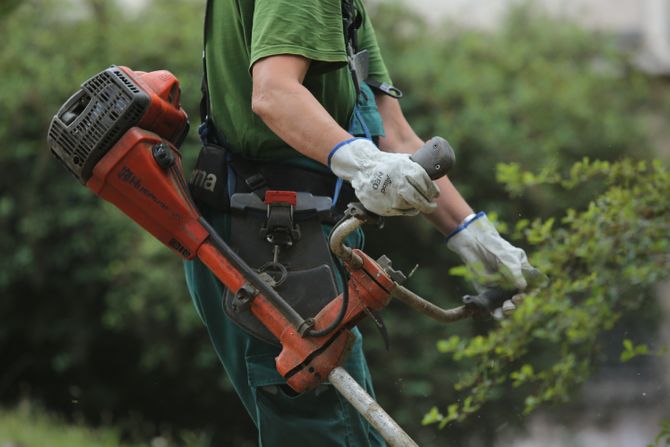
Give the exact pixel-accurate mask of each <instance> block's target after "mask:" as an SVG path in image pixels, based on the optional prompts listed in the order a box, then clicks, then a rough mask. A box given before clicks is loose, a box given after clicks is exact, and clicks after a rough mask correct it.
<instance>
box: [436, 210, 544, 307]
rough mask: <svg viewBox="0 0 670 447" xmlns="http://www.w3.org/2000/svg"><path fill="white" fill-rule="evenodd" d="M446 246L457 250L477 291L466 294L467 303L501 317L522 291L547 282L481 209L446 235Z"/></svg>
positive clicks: (514, 303) (517, 299) (518, 301)
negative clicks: (474, 293)
mask: <svg viewBox="0 0 670 447" xmlns="http://www.w3.org/2000/svg"><path fill="white" fill-rule="evenodd" d="M447 247H449V249H450V250H452V251H453V252H455V253H456V254H458V256H459V257H460V258H461V260H462V261H463V263H464V264H465V265H466V267H467V268H468V270H469V271H470V273H471V274H472V275H473V277H474V280H473V283H474V286H475V289H476V290H477V293H478V294H479V295H477V296H469V295H468V296H465V297H464V301H465V303H466V304H470V305H474V306H476V307H477V308H479V309H482V310H486V311H488V312H490V313H491V314H492V315H493V316H494V317H495V318H497V319H501V318H503V317H504V316H506V315H509V314H511V313H512V312H513V311H514V310H515V309H516V306H517V305H518V304H519V303H520V302H521V300H522V299H523V294H522V292H526V291H530V290H532V289H535V288H537V287H541V286H542V285H544V284H546V282H547V281H548V278H547V276H546V275H545V274H543V273H542V272H540V271H539V270H537V269H536V268H535V267H533V266H532V265H530V263H529V262H528V257H527V256H526V252H524V251H523V250H522V249H520V248H518V247H515V246H513V245H512V244H510V243H509V242H507V241H506V240H505V239H503V238H502V236H500V234H499V233H498V231H497V230H496V229H495V227H494V226H493V225H492V224H491V223H490V222H489V220H488V219H487V217H486V214H484V213H481V212H480V213H478V214H476V215H474V216H471V217H470V216H469V218H466V220H465V221H464V223H463V224H461V225H460V226H459V227H458V228H457V229H456V230H454V232H452V234H451V235H449V236H448V237H447Z"/></svg>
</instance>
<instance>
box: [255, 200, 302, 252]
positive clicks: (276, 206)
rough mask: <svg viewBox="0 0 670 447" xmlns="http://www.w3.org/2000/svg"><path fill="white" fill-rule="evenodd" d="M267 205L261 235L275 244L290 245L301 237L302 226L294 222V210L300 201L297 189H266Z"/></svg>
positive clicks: (265, 201)
mask: <svg viewBox="0 0 670 447" xmlns="http://www.w3.org/2000/svg"><path fill="white" fill-rule="evenodd" d="M264 203H265V205H266V207H267V215H266V219H265V224H264V225H263V226H262V227H261V236H263V237H264V238H265V239H266V240H267V241H268V242H270V243H271V244H273V245H279V246H283V247H290V246H292V245H293V243H294V242H295V241H297V240H299V239H300V226H299V225H297V224H295V223H294V222H293V211H294V210H295V207H296V205H297V203H298V194H297V193H296V192H295V191H266V192H265V200H264Z"/></svg>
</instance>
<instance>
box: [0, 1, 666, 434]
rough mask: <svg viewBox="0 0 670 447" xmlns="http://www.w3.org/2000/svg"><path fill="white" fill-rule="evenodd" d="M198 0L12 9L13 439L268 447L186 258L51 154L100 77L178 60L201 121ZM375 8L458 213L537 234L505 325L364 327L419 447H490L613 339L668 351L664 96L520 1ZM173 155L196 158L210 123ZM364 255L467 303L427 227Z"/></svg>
mask: <svg viewBox="0 0 670 447" xmlns="http://www.w3.org/2000/svg"><path fill="white" fill-rule="evenodd" d="M203 6H204V4H203V2H202V1H199V0H162V1H156V0H154V1H149V2H148V6H147V8H146V9H143V10H140V12H139V13H138V12H136V11H134V10H133V11H126V10H125V9H124V8H123V7H121V6H119V5H118V4H117V3H115V2H110V1H104V0H82V1H74V0H25V1H22V2H19V1H9V2H3V3H2V6H1V7H0V14H1V16H0V32H1V34H2V35H3V36H8V38H6V39H4V42H3V45H2V46H1V47H0V68H1V72H2V77H0V87H1V88H0V104H2V108H1V109H0V143H1V145H2V149H1V150H0V168H1V170H2V175H0V224H1V227H0V228H2V232H0V253H2V257H0V296H1V297H2V299H1V300H0V405H1V406H2V407H4V408H6V410H3V411H0V444H2V443H3V442H16V443H20V445H25V446H41V445H68V446H77V445H119V444H121V443H123V444H124V445H146V444H147V443H152V442H153V445H196V446H200V445H202V446H209V445H217V446H218V445H235V446H246V445H248V446H252V445H255V443H256V441H255V434H254V433H255V430H254V428H253V426H251V423H250V421H249V418H248V416H247V415H246V412H245V411H244V409H243V407H242V406H241V404H240V403H239V401H238V399H237V397H236V396H235V394H234V392H233V390H232V389H231V387H230V385H229V383H228V382H227V379H226V378H225V375H224V373H223V370H222V368H221V367H220V365H219V363H218V360H217V358H216V356H215V354H214V352H213V350H212V349H211V348H210V344H209V340H208V338H207V334H206V332H205V330H204V328H203V327H202V324H201V323H200V321H199V320H198V318H197V316H196V314H195V312H194V310H193V308H192V306H191V302H190V299H189V297H188V294H187V291H186V287H185V284H184V281H183V274H182V271H181V264H180V262H179V261H178V259H177V258H176V257H175V256H174V255H172V253H171V252H170V251H168V250H166V249H164V248H163V247H162V246H161V245H160V244H159V243H157V242H155V241H154V240H153V239H151V238H150V237H148V236H147V235H145V234H144V233H143V232H142V231H140V230H139V228H137V227H136V226H135V225H134V224H133V223H131V222H130V221H129V220H127V218H126V217H124V216H122V215H121V214H120V213H118V212H117V211H116V210H115V209H114V208H113V207H111V206H107V205H106V204H104V203H103V202H102V201H100V200H98V199H96V198H95V197H93V196H92V194H90V192H89V191H88V190H86V189H84V188H82V187H81V186H80V185H78V184H77V182H76V181H75V180H74V179H73V178H72V177H71V176H70V175H69V174H67V173H66V171H65V170H64V169H63V167H62V166H60V165H59V164H58V163H57V162H56V161H55V160H54V159H53V158H52V156H51V155H50V153H49V151H48V149H47V147H46V142H45V140H46V130H47V128H48V124H49V121H50V119H51V116H52V115H53V114H54V113H55V112H56V110H57V109H58V107H59V106H60V105H61V104H62V103H63V102H64V101H65V100H66V99H67V97H68V96H69V95H70V94H71V93H72V92H74V90H75V89H76V88H77V87H78V85H79V84H80V83H81V82H83V81H84V80H85V79H87V78H88V77H90V76H91V75H93V74H95V73H97V72H99V71H100V70H102V69H103V68H104V67H106V66H108V65H110V64H119V65H127V66H129V67H132V68H133V69H135V70H145V71H150V70H156V69H163V68H165V69H169V70H170V71H172V72H173V73H174V74H175V75H176V76H177V77H178V78H179V79H180V81H181V84H182V89H183V95H182V98H183V99H182V100H183V106H184V108H185V109H186V110H187V111H188V112H189V114H190V116H191V118H192V121H195V120H196V119H197V118H196V117H197V105H198V101H199V99H200V93H199V86H200V69H201V62H200V53H201V50H200V47H201V43H202V26H201V20H202V15H203V9H204V8H203ZM371 13H372V14H373V16H374V20H375V24H376V28H377V34H378V38H379V40H380V44H381V46H382V49H383V54H384V57H385V59H386V63H387V65H388V66H389V68H390V70H391V73H392V75H393V78H394V81H395V83H396V85H398V86H399V87H401V88H403V90H405V93H406V97H405V99H403V100H402V104H403V108H404V110H405V112H406V115H407V116H408V119H409V121H410V122H411V123H412V124H413V125H414V126H415V128H416V130H417V131H418V133H419V134H420V135H422V136H424V137H426V138H428V137H430V136H432V135H438V134H439V135H443V136H445V137H447V138H448V139H449V140H450V142H451V144H452V145H453V146H454V147H455V148H456V151H457V159H458V162H457V167H456V169H455V171H454V174H453V176H452V178H453V180H454V182H455V183H456V184H457V186H458V187H459V188H460V189H461V191H462V192H463V194H464V195H465V197H466V198H467V199H468V201H469V202H470V203H472V204H473V205H474V206H475V207H476V208H478V209H483V210H487V211H489V212H490V213H491V214H492V215H493V216H494V217H495V218H496V220H497V221H498V222H499V224H500V229H501V230H506V231H507V233H506V235H507V237H510V238H513V239H515V240H516V241H517V243H519V244H522V245H524V246H526V247H530V246H531V245H534V247H531V248H530V249H529V251H531V252H534V253H535V254H534V258H533V259H534V262H536V263H537V264H538V265H540V266H542V267H543V269H545V270H546V271H547V272H548V273H549V274H550V276H552V278H554V281H553V282H552V284H551V286H550V287H549V288H548V289H547V290H545V291H543V292H540V293H538V294H535V295H534V296H531V297H529V299H528V304H527V305H526V306H525V307H524V308H523V309H524V310H523V312H519V313H518V315H517V316H515V318H514V319H513V320H512V321H510V322H506V323H505V324H503V325H498V324H493V323H492V322H490V321H480V320H476V321H471V322H464V323H459V324H457V325H453V327H447V328H445V327H444V326H442V325H439V324H437V323H433V322H431V321H429V320H426V319H425V318H423V317H421V316H419V315H416V316H414V315H412V317H411V318H408V317H407V312H406V310H405V309H404V308H403V307H401V306H402V305H400V304H395V303H394V304H392V305H391V306H390V308H389V310H388V311H386V312H385V314H384V316H385V319H386V323H387V325H388V326H389V328H390V333H391V351H390V352H389V353H387V352H385V351H384V350H383V347H382V342H381V340H380V338H379V337H378V336H377V335H376V333H375V331H374V330H373V328H372V327H369V326H365V325H364V326H365V327H364V331H365V332H366V335H367V346H368V348H367V351H368V353H369V360H370V364H371V369H372V371H373V376H374V377H375V382H376V384H377V385H376V386H377V392H378V396H379V399H380V402H381V403H382V405H383V406H384V407H385V408H386V409H387V410H388V411H389V412H390V413H391V414H392V415H393V416H394V417H396V418H397V420H398V421H399V422H400V423H401V425H403V426H405V427H406V429H407V431H408V432H409V433H411V434H413V435H414V436H415V437H416V438H417V440H418V441H419V443H420V445H422V446H433V445H434V446H438V445H445V443H446V442H447V441H448V442H449V443H450V445H473V446H479V445H484V446H486V445H493V443H494V442H495V439H496V436H497V432H498V430H499V428H500V427H502V426H523V424H524V422H525V421H526V417H527V416H526V415H527V413H529V412H530V411H531V410H533V409H534V408H536V407H537V406H538V405H540V404H542V403H545V402H548V403H551V402H563V401H567V400H570V399H572V402H573V404H571V405H577V404H575V402H579V390H580V388H579V384H581V383H583V382H584V381H585V380H587V378H588V377H589V376H590V375H591V374H592V372H593V370H594V369H597V368H598V367H599V365H603V364H605V365H608V364H613V363H618V362H619V356H620V354H621V351H622V350H623V351H624V352H629V354H628V358H632V357H635V356H636V355H638V354H648V353H653V352H658V351H660V350H661V349H662V346H659V345H654V340H655V338H654V337H655V334H656V332H655V331H656V329H655V328H657V327H658V325H659V324H660V321H659V319H660V317H659V315H660V311H659V309H658V305H657V303H656V301H655V300H653V299H651V297H652V296H653V286H654V285H655V284H658V283H659V282H660V281H662V280H663V279H664V278H665V277H666V275H667V271H668V252H670V250H669V249H668V238H667V234H668V231H669V230H670V228H668V226H669V223H668V222H669V221H670V219H668V204H667V199H666V198H667V197H668V194H669V193H670V187H669V185H668V173H667V168H666V167H667V164H668V155H667V154H668V152H667V148H668V142H667V141H662V140H659V138H658V135H657V134H655V133H654V132H653V128H654V127H653V126H652V124H653V123H654V122H657V121H658V120H659V117H661V118H660V119H661V120H662V119H666V120H667V117H668V116H669V115H668V114H669V113H670V111H669V110H668V105H667V104H670V101H668V99H670V88H669V87H668V83H667V81H666V80H664V79H658V78H651V77H649V76H647V75H644V74H642V73H640V72H638V71H637V70H636V69H635V68H634V67H632V66H631V65H630V63H629V62H628V60H629V58H628V55H627V54H625V53H624V52H622V51H621V50H620V48H619V47H618V46H617V45H616V44H615V41H614V40H613V39H611V38H609V37H608V36H603V35H594V34H593V33H589V32H586V31H584V30H582V29H580V28H579V27H577V26H574V25H571V24H569V23H565V22H561V21H558V20H555V19H549V18H547V17H545V16H543V15H542V14H541V13H538V12H537V11H534V10H533V9H532V8H529V7H527V6H526V7H523V8H518V9H514V10H513V11H511V12H510V14H509V17H508V18H507V19H506V21H505V23H504V24H503V25H502V26H501V27H500V29H499V30H497V31H495V32H482V31H473V30H467V29H459V27H458V26H457V25H455V24H448V26H443V27H440V28H437V29H436V28H431V27H428V26H427V25H426V23H425V21H424V19H423V18H421V17H419V16H418V15H414V14H413V13H412V11H409V10H408V9H407V8H406V7H403V6H400V5H398V4H396V3H384V2H382V3H379V4H376V6H374V7H373V8H371ZM650 123H652V124H650ZM663 147H665V150H666V152H663V151H662V150H659V148H661V149H662V148H663ZM182 149H183V153H184V157H185V166H186V167H187V168H189V167H190V166H192V164H193V162H194V160H195V156H196V155H197V151H198V142H197V137H196V132H192V133H191V135H190V136H189V138H188V140H187V141H186V143H185V144H184V146H183V148H182ZM585 156H588V157H590V158H591V159H598V160H602V162H591V161H584V160H583V157H585ZM653 158H660V161H658V162H656V163H652V162H651V161H650V160H651V159H653ZM644 161H647V162H646V163H644ZM500 163H504V164H500ZM575 163H577V164H576V165H575ZM496 173H497V174H496ZM506 222H507V223H508V224H505V223H506ZM408 234H411V237H407V236H406V235H408ZM389 241H393V243H389ZM368 250H369V252H370V253H371V254H373V255H375V256H376V255H380V254H382V253H386V254H388V255H389V256H390V257H391V259H393V260H394V265H396V266H399V267H401V268H403V269H405V270H409V269H411V268H412V266H413V265H414V264H415V263H419V264H420V265H421V268H420V269H419V270H418V271H417V273H416V274H415V275H414V276H413V277H412V278H411V280H410V282H409V287H410V288H412V289H414V290H416V291H418V292H419V293H421V294H422V295H424V296H427V297H430V298H431V299H434V300H435V301H436V302H437V303H438V304H441V305H444V306H453V305H456V304H457V303H458V302H459V299H460V297H461V296H462V295H463V294H464V293H467V292H471V290H470V288H469V286H468V283H467V281H466V280H465V279H464V278H462V277H461V276H459V273H460V271H459V270H458V269H455V270H452V273H453V274H452V275H449V274H448V272H449V271H450V269H451V268H453V267H455V266H456V265H457V262H456V259H455V258H454V257H453V256H452V255H451V254H450V253H448V252H447V250H446V248H445V247H443V242H442V240H441V237H440V236H439V235H438V234H437V233H436V232H435V231H433V230H432V229H431V228H430V227H429V226H428V225H427V224H425V223H424V222H420V221H419V220H418V219H393V220H389V221H388V222H387V226H386V227H385V229H383V230H381V231H376V232H370V233H369V243H368ZM631 339H633V340H634V342H635V343H633V342H632V341H631ZM626 341H627V342H628V344H626V343H625V342H626ZM641 342H644V343H645V344H644V345H641V344H638V343H641ZM622 344H623V345H622ZM622 346H623V347H622ZM632 361H633V362H635V361H639V362H643V360H641V359H639V358H636V359H633V360H632ZM545 407H546V405H545ZM571 408H572V410H571V411H574V408H575V407H571ZM559 411H560V410H559ZM666 416H667V417H669V418H670V414H668V415H666ZM433 423H434V424H433ZM64 425H67V426H68V427H69V428H68V429H67V430H65V429H63V428H62V427H63V426H64ZM440 426H442V427H443V430H439V427H440ZM22 427H24V428H25V427H30V428H29V429H28V430H25V429H24V430H22V429H21V428H22ZM61 438H62V441H57V440H58V439H61ZM45 440H50V441H49V443H47V442H46V441H45ZM650 441H651V440H650Z"/></svg>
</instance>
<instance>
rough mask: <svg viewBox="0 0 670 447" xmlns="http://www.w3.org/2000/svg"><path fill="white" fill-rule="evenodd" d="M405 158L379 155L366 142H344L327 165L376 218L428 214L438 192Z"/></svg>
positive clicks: (418, 168)
mask: <svg viewBox="0 0 670 447" xmlns="http://www.w3.org/2000/svg"><path fill="white" fill-rule="evenodd" d="M409 157H410V155H409V154H397V153H388V152H383V151H380V150H379V149H378V148H377V147H376V146H375V145H374V144H373V143H372V142H371V141H370V140H367V139H364V138H354V139H351V140H346V141H344V142H342V143H340V144H338V145H337V146H335V148H334V149H333V150H332V151H331V153H330V155H329V157H328V162H329V166H330V169H331V170H332V171H333V173H334V174H335V175H337V176H338V177H340V178H342V179H344V180H348V181H349V182H351V186H352V187H353V188H354V191H355V192H356V197H358V200H360V201H361V203H362V204H363V206H365V208H367V209H368V210H369V211H372V212H373V213H376V214H379V215H380V216H398V215H406V216H412V215H416V214H418V213H419V212H421V213H431V212H433V211H434V210H435V208H436V204H435V203H434V202H433V199H435V197H437V196H438V195H439V189H438V188H437V186H436V185H435V184H434V183H433V181H432V180H431V179H430V177H428V174H427V173H426V171H425V170H424V169H423V168H422V167H421V166H420V165H419V164H418V163H415V162H414V161H412V160H410V158H409Z"/></svg>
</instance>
